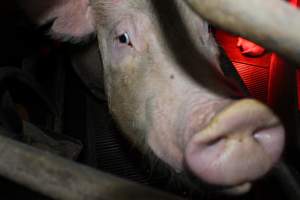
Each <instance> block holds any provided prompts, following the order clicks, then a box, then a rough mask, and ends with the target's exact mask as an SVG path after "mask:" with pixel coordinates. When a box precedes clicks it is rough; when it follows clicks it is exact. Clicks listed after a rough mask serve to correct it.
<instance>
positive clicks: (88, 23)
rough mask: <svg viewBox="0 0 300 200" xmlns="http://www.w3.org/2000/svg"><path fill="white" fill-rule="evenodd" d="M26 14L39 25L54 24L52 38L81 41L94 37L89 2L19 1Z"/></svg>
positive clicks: (58, 0) (75, 0) (80, 0)
mask: <svg viewBox="0 0 300 200" xmlns="http://www.w3.org/2000/svg"><path fill="white" fill-rule="evenodd" d="M19 2H20V6H21V8H22V9H24V11H25V13H26V14H27V15H28V17H30V18H31V19H32V21H33V22H35V23H36V24H38V25H44V24H47V23H50V22H51V23H52V25H51V28H50V34H51V35H52V37H54V38H56V39H60V40H64V41H66V40H67V41H70V40H72V41H75V42H76V41H80V40H82V39H83V38H86V37H87V36H90V35H93V34H94V32H95V30H94V18H93V15H92V9H91V7H90V4H89V0H19Z"/></svg>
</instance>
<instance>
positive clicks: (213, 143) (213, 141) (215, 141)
mask: <svg viewBox="0 0 300 200" xmlns="http://www.w3.org/2000/svg"><path fill="white" fill-rule="evenodd" d="M224 139H226V138H224V137H217V138H215V139H213V140H211V141H209V142H207V144H206V145H207V146H213V145H216V144H218V143H219V142H221V141H222V140H224Z"/></svg>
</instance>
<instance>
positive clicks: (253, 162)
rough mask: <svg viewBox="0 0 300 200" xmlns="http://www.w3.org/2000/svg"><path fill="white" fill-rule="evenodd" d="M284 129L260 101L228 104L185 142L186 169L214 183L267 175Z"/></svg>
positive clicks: (237, 182)
mask: <svg viewBox="0 0 300 200" xmlns="http://www.w3.org/2000/svg"><path fill="white" fill-rule="evenodd" d="M283 146H284V129H283V127H282V125H281V124H280V122H279V120H278V119H277V117H275V115H274V114H273V113H272V112H271V111H270V110H269V109H268V108H267V107H266V106H264V105H263V104H261V103H259V102H258V101H255V100H250V99H245V100H240V101H237V102H235V103H232V104H230V105H229V106H227V107H225V109H223V110H222V111H221V112H219V113H218V114H216V115H215V116H214V117H213V119H212V120H211V121H210V122H209V124H208V125H207V126H206V127H205V128H204V129H202V130H201V131H200V132H198V133H196V134H195V135H193V136H192V137H191V139H190V140H189V141H188V142H187V144H186V148H185V153H184V162H185V163H186V166H187V168H188V170H190V171H191V172H192V173H193V174H194V175H196V176H197V177H199V178H200V179H202V180H203V181H205V182H207V183H209V184H213V185H223V186H232V185H241V184H244V183H248V182H251V181H253V180H255V179H257V178H260V177H261V176H263V175H264V174H266V173H267V172H268V171H269V170H270V169H271V168H272V166H273V165H274V164H275V163H276V162H277V161H278V159H279V157H280V155H281V153H282V150H283Z"/></svg>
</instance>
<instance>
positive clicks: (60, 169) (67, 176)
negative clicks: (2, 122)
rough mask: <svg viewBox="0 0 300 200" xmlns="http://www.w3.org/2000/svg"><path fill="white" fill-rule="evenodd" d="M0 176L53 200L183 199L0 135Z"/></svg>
mask: <svg viewBox="0 0 300 200" xmlns="http://www.w3.org/2000/svg"><path fill="white" fill-rule="evenodd" d="M0 134H1V133H0ZM0 175H1V176H3V177H6V178H7V179H10V180H13V181H15V182H17V183H19V184H21V185H24V186H26V187H28V188H31V189H33V190H34V191H37V192H39V193H41V194H44V195H46V196H48V197H51V198H54V199H64V200H65V199H66V200H83V199H89V200H96V199H98V200H99V199H101V200H114V199H119V200H160V199H161V200H171V199H172V200H175V199H178V200H180V199H181V198H179V197H175V196H172V195H169V194H166V193H163V192H160V191H157V190H154V189H151V188H147V187H144V186H140V185H138V184H136V183H132V182H129V181H126V180H123V179H120V178H117V177H114V176H112V175H109V174H106V173H103V172H100V171H97V170H95V169H92V168H89V167H87V166H83V165H80V164H77V163H75V162H72V161H69V160H66V159H63V158H60V157H58V156H55V155H52V154H50V153H46V152H42V151H40V150H38V149H35V148H33V147H30V146H28V145H25V144H22V143H19V142H16V141H14V140H11V139H8V138H6V137H3V136H0Z"/></svg>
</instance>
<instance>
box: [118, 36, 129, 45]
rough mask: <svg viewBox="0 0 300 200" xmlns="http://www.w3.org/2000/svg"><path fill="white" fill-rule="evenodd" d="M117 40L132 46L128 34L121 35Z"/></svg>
mask: <svg viewBox="0 0 300 200" xmlns="http://www.w3.org/2000/svg"><path fill="white" fill-rule="evenodd" d="M117 39H118V41H119V42H120V43H121V44H127V45H129V46H132V44H131V41H130V38H129V34H128V33H123V34H121V35H119V36H118V37H117Z"/></svg>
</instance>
